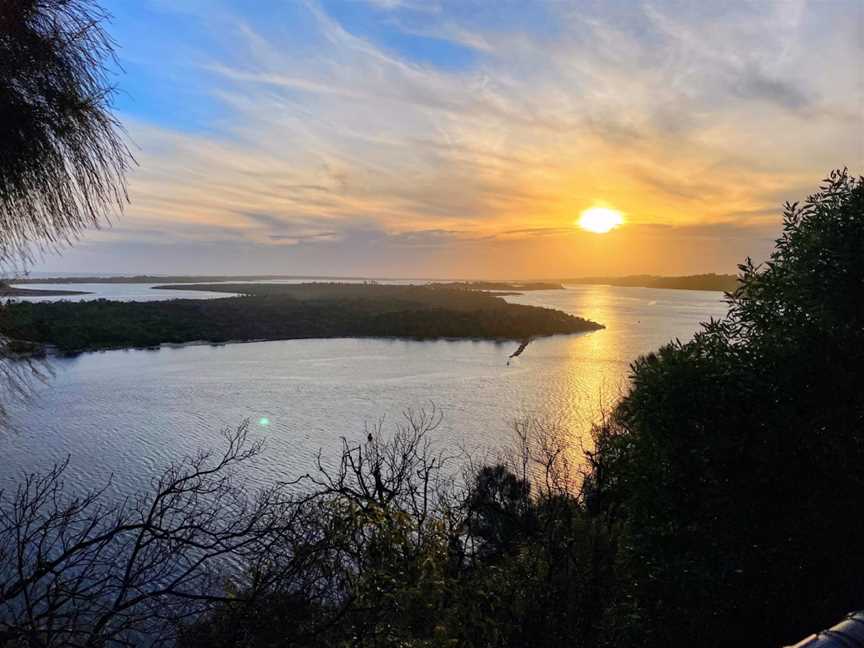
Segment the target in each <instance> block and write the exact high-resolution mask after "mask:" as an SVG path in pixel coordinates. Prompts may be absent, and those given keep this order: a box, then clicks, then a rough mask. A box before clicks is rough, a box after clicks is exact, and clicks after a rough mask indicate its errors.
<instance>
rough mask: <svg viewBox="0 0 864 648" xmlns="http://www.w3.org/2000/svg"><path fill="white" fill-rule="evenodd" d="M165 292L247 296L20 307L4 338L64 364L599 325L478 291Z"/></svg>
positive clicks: (233, 288) (311, 287)
mask: <svg viewBox="0 0 864 648" xmlns="http://www.w3.org/2000/svg"><path fill="white" fill-rule="evenodd" d="M165 288H167V289H177V290H206V291H219V292H226V293H235V294H236V293H242V295H243V296H239V297H238V296H234V297H226V298H224V299H210V300H202V299H172V300H166V301H151V302H119V301H109V300H105V299H98V300H92V301H82V302H63V301H60V302H39V303H30V302H19V303H12V304H10V305H9V306H7V307H5V308H4V309H3V310H2V318H0V333H2V334H3V335H5V336H6V337H8V338H11V339H13V340H20V341H22V342H23V343H33V344H36V345H39V347H40V348H41V349H45V348H46V347H49V348H50V347H53V348H54V349H56V351H57V352H59V353H61V354H75V353H80V352H83V351H96V350H102V349H119V348H154V347H159V346H160V345H162V344H184V343H192V342H209V343H214V344H217V343H226V342H240V341H252V340H287V339H302V338H341V337H381V338H405V339H418V340H425V339H482V340H501V341H504V340H519V341H522V340H527V339H529V338H534V337H541V336H548V335H558V334H571V333H582V332H587V331H595V330H597V329H601V328H603V326H602V325H601V324H598V323H596V322H592V321H590V320H587V319H583V318H581V317H575V316H573V315H569V314H567V313H564V312H562V311H558V310H554V309H551V308H540V307H536V306H524V305H520V304H509V303H507V302H506V301H504V300H503V299H501V298H499V297H496V296H494V295H491V294H489V293H486V292H482V291H478V290H464V289H454V288H440V287H434V286H393V285H370V284H339V283H327V284H319V283H310V284H230V283H220V284H195V285H169V286H165Z"/></svg>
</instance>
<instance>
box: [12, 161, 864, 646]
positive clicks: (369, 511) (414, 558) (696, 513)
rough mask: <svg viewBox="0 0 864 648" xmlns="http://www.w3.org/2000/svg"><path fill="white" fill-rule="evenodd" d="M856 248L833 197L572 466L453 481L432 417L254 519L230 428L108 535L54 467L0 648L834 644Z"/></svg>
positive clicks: (24, 519) (657, 363)
mask: <svg viewBox="0 0 864 648" xmlns="http://www.w3.org/2000/svg"><path fill="white" fill-rule="evenodd" d="M862 248H864V178H857V179H855V178H852V177H849V176H848V175H846V174H845V172H835V173H833V174H832V175H831V177H830V178H829V179H828V180H827V181H826V183H825V185H824V186H823V187H822V189H821V190H820V192H818V193H817V194H815V195H813V196H811V197H810V198H809V199H808V200H807V201H806V202H805V203H804V204H803V205H787V207H786V213H785V216H784V230H783V234H782V236H781V238H780V239H779V240H778V241H777V245H776V249H775V251H774V253H773V255H772V257H771V259H770V261H769V262H767V263H766V264H765V265H764V266H762V267H754V266H753V265H752V264H751V263H750V262H749V261H748V262H747V263H745V264H744V265H742V266H741V274H740V277H739V286H738V288H737V290H736V291H735V292H734V293H731V294H729V295H728V300H729V305H730V310H729V314H728V316H727V317H725V318H724V319H722V320H719V321H712V322H708V323H706V324H705V325H704V326H703V328H702V330H701V331H700V332H699V333H698V334H697V335H696V336H695V338H694V339H693V340H692V341H689V342H674V343H671V344H669V345H667V346H665V347H663V348H662V349H660V350H659V351H657V352H656V353H653V354H649V355H647V356H645V357H642V358H640V359H638V360H637V361H636V362H635V363H634V365H633V368H632V379H631V387H630V390H629V392H628V393H627V394H626V395H625V396H624V397H623V399H622V400H621V401H620V403H619V404H618V406H617V407H616V408H615V409H614V410H613V411H611V412H610V413H609V414H608V416H607V417H606V418H605V420H604V421H602V422H601V423H600V424H599V425H597V426H596V428H595V430H594V445H593V447H592V448H590V449H588V451H587V452H586V453H585V454H583V453H582V451H581V450H580V449H579V448H574V447H572V445H570V443H571V442H570V441H569V440H570V439H571V438H572V437H571V435H570V433H569V431H568V430H561V429H558V428H556V427H555V426H552V425H548V424H543V423H542V422H538V421H531V420H528V421H522V422H519V423H518V424H517V425H516V426H515V431H516V436H515V438H516V441H517V442H516V444H515V446H514V447H513V449H512V452H510V453H507V454H503V455H502V456H501V457H496V458H495V459H494V460H491V461H489V460H484V461H476V462H472V461H471V460H470V458H468V459H467V460H466V458H464V457H459V458H457V460H458V461H460V462H462V465H464V473H463V474H462V475H461V476H454V475H455V474H456V473H455V471H454V463H452V461H451V463H450V464H449V465H448V463H447V462H448V457H446V456H443V455H442V454H440V453H438V452H437V451H436V449H435V447H434V446H433V444H432V443H431V440H430V435H431V434H432V433H433V432H434V430H435V429H436V427H437V425H438V424H439V423H440V415H439V414H438V413H437V412H435V411H434V410H432V411H430V412H417V413H410V412H409V413H408V414H407V415H406V418H405V421H404V422H403V423H402V424H400V425H398V426H397V429H396V431H395V433H394V434H392V436H389V437H386V436H385V435H384V433H383V431H382V429H381V428H380V427H376V428H372V429H369V430H367V431H366V432H365V433H364V434H363V435H362V436H361V438H360V440H359V441H357V442H354V441H349V440H345V441H344V445H343V448H342V452H341V458H340V459H339V460H338V461H337V462H336V463H335V465H334V464H330V463H324V462H321V461H319V464H318V466H317V467H310V468H312V470H311V472H310V474H309V475H306V476H304V477H302V478H301V479H300V480H298V481H295V482H293V483H291V484H279V485H275V486H273V487H271V488H269V489H265V490H262V491H260V492H257V491H252V490H249V489H248V486H247V487H245V488H244V486H243V485H242V483H238V482H237V476H236V474H235V475H233V476H232V473H231V471H230V468H231V467H232V466H233V465H234V464H236V463H239V462H243V461H250V460H255V456H256V454H257V452H258V448H257V447H256V446H252V447H249V446H247V445H245V432H244V430H243V429H241V430H240V431H238V432H237V433H234V434H229V435H228V441H229V445H228V450H227V451H226V452H225V453H224V454H222V455H218V454H217V455H201V456H200V457H198V458H197V459H192V460H187V461H185V462H181V463H179V464H177V465H175V466H174V467H172V468H170V469H169V470H168V471H167V472H166V473H165V475H164V476H163V477H162V478H161V479H160V480H158V481H157V482H156V484H155V486H154V489H153V492H152V493H150V494H143V495H142V496H140V497H139V498H138V499H136V500H134V501H133V502H132V503H131V504H126V505H125V506H120V507H117V508H112V509H111V510H110V511H107V512H106V511H105V510H104V509H103V508H100V507H103V506H105V504H104V499H103V497H104V495H102V494H100V493H99V492H96V493H95V494H93V495H90V496H79V497H78V498H76V497H75V496H74V494H64V492H63V489H62V487H61V486H60V485H59V483H60V481H61V476H62V467H60V468H58V469H57V470H55V471H54V472H52V473H49V474H48V475H43V476H33V477H31V478H30V479H28V480H27V481H25V483H24V484H23V485H22V487H21V488H20V489H19V491H18V492H17V493H15V494H11V495H6V496H4V498H3V500H2V502H0V511H2V515H0V523H2V525H0V526H2V529H3V533H4V534H5V535H4V536H3V538H6V539H7V540H6V541H4V542H2V546H3V548H4V551H2V552H0V633H2V634H0V641H3V640H5V641H6V643H7V645H9V646H13V645H15V646H17V645H35V646H59V645H75V646H79V645H80V646H85V645H87V646H93V645H122V641H125V640H127V639H129V638H130V637H133V636H134V637H137V638H139V639H140V638H141V637H142V636H148V637H159V638H163V637H171V638H172V640H176V641H177V642H178V643H179V645H180V646H181V647H184V648H203V647H205V646H206V647H208V648H211V647H213V648H221V647H224V648H228V647H231V648H240V647H243V648H253V647H265V646H268V647H269V646H274V645H278V646H286V647H290V646H297V647H301V646H305V647H310V648H313V647H314V648H317V647H321V648H323V647H325V646H363V647H365V646H369V647H376V648H377V647H384V646H394V647H395V646H468V647H478V648H479V647H486V646H497V647H513V648H516V647H521V646H528V645H530V646H538V647H541V648H542V647H547V646H548V647H550V648H551V647H553V646H555V647H557V646H561V645H572V646H586V647H611V646H616V647H620V646H624V647H628V646H632V647H634V648H635V647H636V646H640V647H641V646H648V647H655V646H656V647H658V648H659V647H661V646H662V647H666V646H680V647H685V646H688V647H689V646H693V645H699V646H718V647H719V646H729V645H766V646H772V645H774V646H776V645H782V644H783V643H790V642H793V641H796V640H798V639H800V638H801V637H802V636H805V635H807V634H809V633H810V632H812V631H813V630H815V629H818V628H820V627H827V626H829V625H831V624H832V623H834V622H835V621H836V619H837V618H838V617H840V616H842V615H843V614H844V613H846V612H848V611H850V610H853V609H859V608H862V607H864V589H862V585H861V583H862V575H864V553H862V552H861V550H860V547H861V544H862V540H864V516H862V515H861V511H860V504H859V499H860V498H859V494H860V493H861V492H862V491H861V487H862V485H864V484H862V482H864V440H862V435H861V429H862V423H864V391H862V386H864V385H862V376H864V369H862V366H864V364H862V362H864V357H862V355H864V344H862V343H864V339H862V338H864V290H862V288H864V260H862V257H861V254H860V251H861V249H862ZM219 457H224V459H220V458H219ZM223 464H224V466H223ZM226 471H227V472H226ZM142 552H143V553H142ZM224 558H230V560H229V561H227V563H226V561H225V560H223V559H224ZM178 570H180V571H178ZM183 570H186V571H183ZM175 573H176V574H180V575H183V574H185V576H182V577H180V578H173V579H172V578H170V576H171V574H175ZM163 583H167V585H163Z"/></svg>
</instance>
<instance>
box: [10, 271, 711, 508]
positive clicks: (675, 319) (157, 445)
mask: <svg viewBox="0 0 864 648" xmlns="http://www.w3.org/2000/svg"><path fill="white" fill-rule="evenodd" d="M69 289H73V288H72V287H71V286H69ZM154 292H155V291H154ZM508 299H510V300H512V301H514V302H518V303H523V304H531V305H538V306H547V307H552V308H558V309H561V310H564V311H567V312H570V313H573V314H575V315H580V316H583V317H588V318H590V319H593V320H596V321H598V322H601V323H603V324H605V325H606V327H607V328H606V329H605V330H602V331H596V332H591V333H586V334H582V335H572V336H557V337H553V338H546V339H541V340H537V341H535V342H532V343H531V345H530V346H529V347H528V348H527V349H526V351H525V352H524V353H523V354H522V356H520V357H519V358H517V359H516V360H514V362H513V363H512V365H511V366H509V367H508V366H507V357H508V356H509V354H510V353H512V352H513V351H514V350H515V348H516V347H517V344H516V343H506V344H496V343H492V342H472V341H458V342H448V341H436V342H409V341H401V340H382V339H337V340H290V341H279V342H261V343H250V344H233V345H227V346H221V347H210V346H192V347H185V348H165V349H161V350H159V351H109V352H102V353H90V354H84V355H81V356H79V357H77V358H72V359H55V360H53V361H52V366H53V377H52V378H51V379H50V380H49V381H48V382H47V383H46V384H44V385H38V386H37V387H36V389H35V393H34V395H33V397H32V398H31V399H30V400H29V401H28V402H24V403H13V404H12V406H11V408H10V422H11V424H12V428H13V429H12V430H11V431H7V432H5V433H4V435H3V436H2V437H0V456H2V457H3V462H2V464H0V486H2V485H4V482H5V485H7V486H8V485H10V484H11V483H12V482H13V481H14V480H16V479H17V478H18V477H19V476H20V474H21V472H23V471H32V470H43V469H45V468H48V467H50V465H51V464H52V463H53V462H55V461H58V460H62V459H63V458H65V457H66V456H67V455H71V466H70V470H69V473H68V478H67V482H68V483H69V484H70V486H73V487H77V486H85V485H86V486H92V485H93V484H94V483H97V482H98V481H99V480H102V479H106V478H108V477H109V476H111V475H112V474H113V475H114V482H113V483H114V486H113V488H115V489H116V490H117V491H118V492H124V493H125V492H129V491H130V490H136V489H139V488H141V487H143V486H145V485H146V483H147V480H149V478H150V477H151V476H152V475H154V474H155V473H157V472H158V471H160V470H161V469H162V468H164V467H165V465H166V464H167V463H168V462H170V461H171V460H173V459H177V458H179V457H181V456H182V455H184V454H189V453H192V452H195V451H196V450H198V449H200V448H206V447H212V446H214V445H217V444H218V442H219V433H220V430H221V429H222V428H224V427H226V426H228V427H233V426H236V425H237V424H238V423H240V422H241V421H243V420H245V419H249V420H250V421H251V422H252V428H253V433H254V436H256V437H257V436H260V437H263V438H264V439H265V444H266V445H265V448H266V451H265V457H264V458H263V459H262V460H261V461H259V462H258V463H257V464H256V465H255V466H254V467H252V468H250V470H252V471H253V472H254V476H255V478H256V479H258V478H260V479H263V480H269V479H284V478H286V477H292V476H296V475H298V474H302V473H304V472H306V471H308V470H311V469H312V468H313V467H314V461H315V457H316V454H317V453H318V451H319V450H321V451H322V453H323V460H324V461H325V462H327V461H329V460H331V459H332V458H333V457H334V456H335V455H336V452H337V450H338V444H339V439H340V437H342V436H348V437H349V438H350V437H354V438H360V437H361V435H362V434H363V428H364V424H365V423H367V422H374V421H378V420H379V419H381V418H382V417H383V418H384V421H385V427H386V426H387V425H390V424H392V423H393V422H395V421H396V420H398V418H399V416H400V413H401V412H402V411H403V410H405V409H406V408H409V407H413V408H420V407H424V406H428V405H429V404H430V403H435V404H436V405H437V406H438V407H439V408H440V409H441V410H442V411H443V413H444V421H443V424H442V425H441V427H440V428H439V429H438V430H437V431H436V439H437V441H438V442H439V443H440V444H441V446H442V447H443V448H451V449H452V450H453V451H454V452H455V451H457V450H458V449H459V448H460V447H463V446H464V447H467V448H469V449H472V450H477V449H489V448H496V447H500V446H502V444H506V443H508V442H509V440H510V438H511V437H510V426H511V423H512V421H513V420H514V419H516V418H518V417H522V416H526V415H528V416H538V417H541V418H545V419H553V420H555V421H557V422H559V423H563V424H566V425H567V426H568V428H569V429H570V430H571V434H572V435H573V436H574V439H575V440H579V439H582V438H586V436H585V435H586V432H587V430H588V427H589V425H590V423H591V421H592V420H593V419H594V418H595V417H596V416H597V414H598V412H599V410H600V408H601V406H603V405H604V404H608V403H610V402H612V401H614V400H615V398H616V397H617V396H618V394H619V393H620V390H622V389H623V388H624V387H625V386H626V380H627V376H628V371H629V364H630V362H631V361H632V360H633V359H635V358H636V357H637V356H638V355H639V354H642V353H645V352H648V351H651V350H653V349H656V348H657V347H658V346H660V345H661V344H663V343H665V342H667V341H668V340H670V339H673V338H676V337H677V338H680V339H682V340H683V339H688V338H690V337H691V336H692V334H693V333H694V331H695V330H696V329H697V328H698V325H699V323H700V322H702V321H706V320H707V319H709V318H711V317H718V316H721V315H722V314H723V313H724V312H725V304H724V303H723V301H722V297H721V294H720V293H713V292H695V291H674V290H654V289H646V288H616V287H609V286H574V287H570V288H569V289H568V290H563V291H562V290H558V291H539V292H533V293H526V294H525V295H522V296H518V297H510V298H508ZM264 419H266V424H264Z"/></svg>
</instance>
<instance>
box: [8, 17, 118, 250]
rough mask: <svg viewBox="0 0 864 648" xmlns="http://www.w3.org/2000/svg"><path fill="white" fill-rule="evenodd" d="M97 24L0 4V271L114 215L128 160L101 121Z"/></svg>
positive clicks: (102, 64)
mask: <svg viewBox="0 0 864 648" xmlns="http://www.w3.org/2000/svg"><path fill="white" fill-rule="evenodd" d="M105 19H106V15H105V13H104V12H103V11H102V10H101V9H100V8H99V7H98V5H96V4H94V3H93V2H90V1H89V0H15V1H6V2H3V3H2V4H0V264H3V265H5V264H9V263H13V262H15V261H16V260H20V259H23V260H25V261H26V260H28V259H29V258H30V257H31V254H32V251H33V249H34V246H36V247H44V246H55V245H57V244H60V243H63V242H65V241H67V240H68V239H69V238H70V237H73V236H75V235H76V234H78V233H79V232H80V231H81V230H82V229H84V228H85V227H87V226H88V225H93V224H98V222H99V221H100V220H101V219H102V218H103V217H104V215H105V213H106V212H109V211H110V210H111V208H112V207H117V208H121V207H122V204H123V202H124V200H125V195H124V191H125V189H124V175H125V172H126V170H127V169H128V167H129V165H130V163H131V161H132V160H131V157H130V155H129V152H128V150H127V148H126V146H125V144H124V143H123V139H122V136H121V132H120V126H119V124H118V123H117V121H116V120H115V118H114V117H113V116H112V115H111V113H110V112H109V103H110V99H111V95H112V92H113V90H112V88H111V86H110V84H109V83H108V78H107V69H106V62H110V61H111V60H112V58H113V44H112V42H111V40H110V38H109V37H108V35H107V34H106V33H105V31H104V30H103V27H102V25H103V23H104V21H105Z"/></svg>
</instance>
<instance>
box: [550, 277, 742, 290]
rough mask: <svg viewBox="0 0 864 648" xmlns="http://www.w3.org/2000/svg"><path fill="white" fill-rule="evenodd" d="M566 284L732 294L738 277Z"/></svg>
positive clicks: (595, 280)
mask: <svg viewBox="0 0 864 648" xmlns="http://www.w3.org/2000/svg"><path fill="white" fill-rule="evenodd" d="M562 283H564V284H576V285H585V284H591V285H602V286H618V287H622V288H664V289H667V290H705V291H715V292H732V291H734V290H735V289H736V288H737V287H738V277H737V276H736V275H730V274H713V273H711V274H701V275H681V276H671V277H665V276H659V275H628V276H625V277H578V278H576V279H564V280H562Z"/></svg>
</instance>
